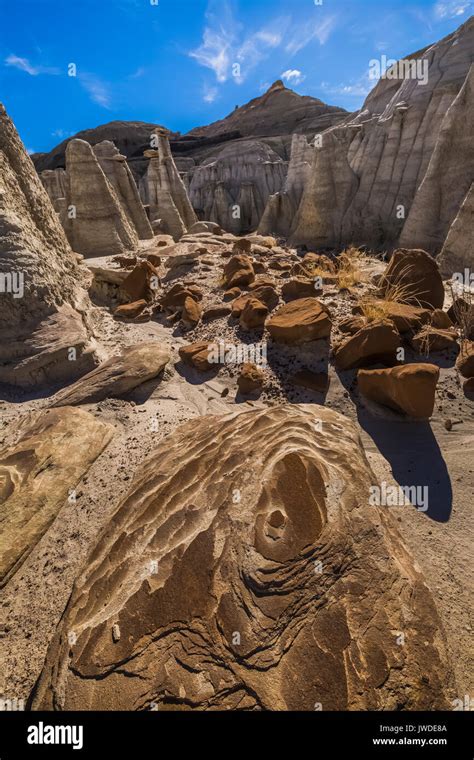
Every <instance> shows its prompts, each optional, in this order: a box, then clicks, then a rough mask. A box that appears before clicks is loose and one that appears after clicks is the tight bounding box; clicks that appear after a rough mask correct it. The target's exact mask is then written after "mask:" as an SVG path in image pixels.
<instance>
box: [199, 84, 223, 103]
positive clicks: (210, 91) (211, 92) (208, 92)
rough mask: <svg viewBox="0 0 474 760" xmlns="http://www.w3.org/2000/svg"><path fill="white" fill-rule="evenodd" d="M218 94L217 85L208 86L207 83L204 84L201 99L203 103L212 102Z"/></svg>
mask: <svg viewBox="0 0 474 760" xmlns="http://www.w3.org/2000/svg"><path fill="white" fill-rule="evenodd" d="M218 94H219V90H218V89H217V87H209V85H207V84H206V85H204V90H203V95H202V99H203V100H204V102H205V103H214V101H215V99H216V98H217V96H218Z"/></svg>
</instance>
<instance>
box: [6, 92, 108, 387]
mask: <svg viewBox="0 0 474 760" xmlns="http://www.w3.org/2000/svg"><path fill="white" fill-rule="evenodd" d="M0 217H1V224H0V274H1V276H2V293H1V297H0V382H4V383H8V384H15V385H22V386H25V387H28V386H35V387H38V386H39V385H42V384H43V383H45V382H47V381H57V380H62V379H64V378H66V377H74V376H77V375H79V374H81V373H83V372H84V371H88V370H89V369H91V368H92V367H93V366H94V363H95V359H94V346H93V342H92V341H91V330H90V327H89V325H88V319H87V311H88V309H89V307H90V301H89V299H88V297H87V294H86V291H85V289H84V288H83V285H84V283H85V276H84V270H83V269H82V268H81V267H80V266H79V265H78V262H77V258H76V257H75V256H74V254H73V252H72V251H71V248H70V247H69V244H68V242H67V240H66V236H65V234H64V231H63V229H62V227H61V224H60V223H59V220H58V218H57V215H56V214H55V212H54V209H53V207H52V205H51V202H50V200H49V198H48V195H47V193H46V190H45V189H44V187H43V185H42V184H41V181H40V179H39V177H38V175H37V173H36V171H35V169H34V166H33V164H32V162H31V160H30V158H29V157H28V155H27V152H26V150H25V148H24V146H23V144H22V142H21V140H20V138H19V137H18V134H17V132H16V130H15V127H14V125H13V123H12V121H11V120H10V119H9V117H8V115H7V113H6V111H5V109H4V107H3V106H2V105H1V104H0ZM69 349H74V351H75V354H74V356H75V359H74V361H68V350H69Z"/></svg>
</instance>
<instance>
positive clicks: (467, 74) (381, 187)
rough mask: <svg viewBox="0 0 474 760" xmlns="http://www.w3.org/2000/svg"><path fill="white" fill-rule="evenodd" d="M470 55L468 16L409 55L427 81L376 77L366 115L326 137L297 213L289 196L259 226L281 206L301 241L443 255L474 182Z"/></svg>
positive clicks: (473, 25) (275, 202)
mask: <svg viewBox="0 0 474 760" xmlns="http://www.w3.org/2000/svg"><path fill="white" fill-rule="evenodd" d="M473 50H474V19H470V20H469V21H467V22H466V23H465V24H464V25H462V26H461V27H460V28H459V29H458V30H457V31H456V32H454V33H453V34H451V35H449V36H448V37H446V38H444V39H443V40H441V41H440V42H438V43H436V44H434V45H432V46H431V47H429V48H427V49H425V50H423V51H420V52H419V53H416V54H414V55H413V56H410V59H411V60H412V61H413V62H416V61H417V60H418V61H419V62H420V63H421V64H423V65H425V63H426V65H427V67H428V78H427V82H426V83H422V82H421V81H419V80H417V79H414V78H411V77H410V76H408V75H405V78H403V79H388V78H386V79H381V80H379V82H378V83H377V85H376V86H375V88H374V89H373V90H372V92H371V93H370V94H369V96H368V98H367V99H366V101H365V103H364V106H363V107H362V109H361V111H360V112H359V113H357V114H356V115H355V116H353V117H349V118H346V120H345V121H344V122H343V123H342V124H340V125H337V126H335V127H331V128H330V129H328V130H325V131H323V132H322V133H321V134H320V136H319V137H320V142H319V143H318V142H317V141H316V144H315V148H314V154H313V159H312V168H311V174H310V177H309V179H307V180H306V181H305V183H304V184H305V188H304V193H303V197H302V200H301V203H300V204H299V207H298V210H297V213H296V216H295V217H293V215H292V210H293V206H292V204H291V203H290V202H288V200H287V199H285V198H278V199H274V198H271V199H270V202H269V207H268V208H267V212H266V214H265V216H264V222H265V224H264V225H263V224H262V225H261V228H262V229H265V232H270V231H271V229H270V228H271V226H272V223H274V221H273V220H274V219H275V218H276V216H277V214H276V213H275V212H274V211H273V209H277V210H278V211H280V212H283V213H284V220H283V221H282V220H281V218H280V228H279V230H278V231H279V232H281V233H283V234H285V235H286V236H287V237H289V238H290V241H291V243H292V244H294V245H299V244H305V245H308V246H309V247H315V246H320V247H325V246H327V247H334V246H336V247H338V246H343V245H347V244H350V243H355V244H361V245H368V246H371V247H373V248H382V249H391V248H393V247H394V246H396V245H397V244H398V243H400V244H402V245H403V246H404V247H418V248H419V247H421V248H425V249H427V250H429V251H430V252H431V253H433V254H436V253H439V251H440V250H441V248H442V246H443V244H444V242H445V240H446V236H447V234H448V232H449V229H450V226H451V225H452V223H453V222H454V220H455V219H456V217H457V215H458V213H459V210H460V208H461V205H462V203H463V201H464V199H465V198H466V196H467V193H468V191H469V188H470V186H471V183H472V181H473V178H474V154H473V147H472V139H471V134H472V125H473V108H474V106H473V98H472V77H473V74H472V71H471V65H472V60H473ZM297 162H299V156H298V154H297V153H295V156H294V169H295V170H296V168H297ZM292 171H293V167H292V162H291V161H290V167H289V175H290V174H291V172H292ZM468 255H469V253H468V251H467V248H466V251H465V253H464V255H463V256H464V258H466V256H468Z"/></svg>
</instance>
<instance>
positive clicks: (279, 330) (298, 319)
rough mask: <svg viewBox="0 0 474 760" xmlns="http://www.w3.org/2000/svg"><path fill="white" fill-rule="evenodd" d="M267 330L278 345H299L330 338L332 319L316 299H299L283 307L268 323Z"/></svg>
mask: <svg viewBox="0 0 474 760" xmlns="http://www.w3.org/2000/svg"><path fill="white" fill-rule="evenodd" d="M267 328H268V331H269V333H270V335H271V337H272V338H273V340H274V341H275V342H276V343H288V344H291V345H299V344H301V343H307V342H308V341H311V340H319V339H321V338H328V337H329V336H330V334H331V319H330V316H329V313H328V310H327V308H326V307H325V306H324V305H323V304H321V303H320V302H319V301H318V300H317V299H316V298H299V299H298V300H296V301H290V303H287V304H285V305H284V306H281V307H280V308H279V309H278V311H277V312H276V313H275V314H274V315H273V316H272V317H270V319H269V320H268V321H267Z"/></svg>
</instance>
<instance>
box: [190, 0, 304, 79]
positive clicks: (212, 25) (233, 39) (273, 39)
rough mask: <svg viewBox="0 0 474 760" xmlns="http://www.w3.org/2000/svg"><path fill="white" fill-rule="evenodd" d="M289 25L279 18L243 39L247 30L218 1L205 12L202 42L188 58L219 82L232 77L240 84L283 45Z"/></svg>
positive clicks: (225, 5) (224, 3) (227, 8)
mask: <svg viewBox="0 0 474 760" xmlns="http://www.w3.org/2000/svg"><path fill="white" fill-rule="evenodd" d="M288 21H289V20H288V18H286V17H285V18H277V19H275V20H274V21H272V22H271V23H270V24H267V25H266V26H265V27H262V28H261V29H257V30H256V31H251V32H249V33H248V34H246V35H244V34H243V31H244V27H243V25H242V24H240V23H238V22H237V21H236V20H235V19H234V17H233V14H232V10H231V7H230V5H229V3H227V2H223V0H219V2H218V3H217V4H216V0H212V2H211V3H210V4H209V7H208V10H207V12H206V26H205V29H204V32H203V37H202V42H201V44H200V45H199V47H198V48H196V49H195V50H191V51H190V52H189V53H188V55H189V56H190V57H191V58H194V59H195V60H196V61H197V62H198V63H199V64H200V65H201V66H204V67H205V68H208V69H211V71H213V72H214V74H215V77H216V80H217V81H218V82H220V83H223V82H226V81H227V80H228V79H229V78H230V76H231V75H233V76H234V79H235V81H236V82H237V83H238V84H241V83H242V82H243V81H244V80H245V79H246V77H247V76H248V74H249V72H250V71H252V70H253V69H254V68H255V67H256V66H258V64H259V63H260V62H261V61H263V60H264V59H265V58H267V57H268V56H269V55H270V52H271V51H272V50H274V49H275V48H277V47H278V46H279V45H281V44H282V41H283V34H284V29H285V28H286V26H287V25H288ZM236 65H237V66H238V68H237V66H236ZM234 67H235V68H234Z"/></svg>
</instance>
